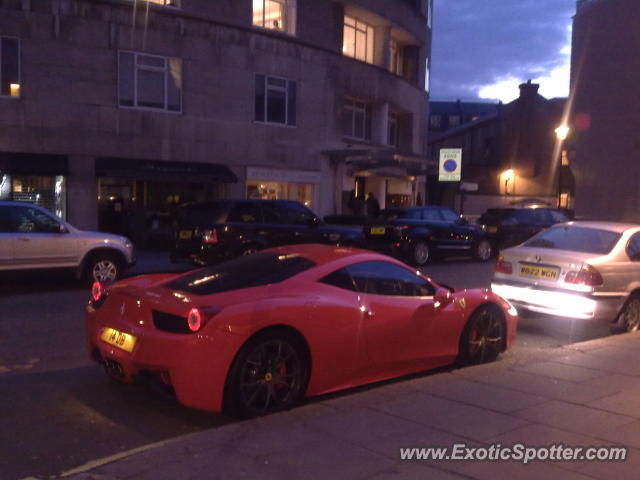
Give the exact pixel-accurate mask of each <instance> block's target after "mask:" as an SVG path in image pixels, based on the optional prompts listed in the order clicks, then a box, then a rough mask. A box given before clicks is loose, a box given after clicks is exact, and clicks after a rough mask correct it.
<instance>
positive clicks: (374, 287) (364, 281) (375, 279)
mask: <svg viewBox="0 0 640 480" xmlns="http://www.w3.org/2000/svg"><path fill="white" fill-rule="evenodd" d="M345 271H346V272H347V273H349V275H350V276H351V278H353V281H354V282H355V285H356V287H357V289H358V291H360V292H363V293H370V294H374V295H389V296H401V297H428V296H432V295H433V294H434V292H435V289H434V288H433V285H431V284H430V283H429V282H427V281H426V280H425V279H423V278H422V277H420V276H418V275H416V274H415V273H412V272H411V271H410V270H407V269H406V268H404V267H401V266H400V265H396V264H394V263H390V262H384V261H373V262H362V263H357V264H355V265H350V266H348V267H345Z"/></svg>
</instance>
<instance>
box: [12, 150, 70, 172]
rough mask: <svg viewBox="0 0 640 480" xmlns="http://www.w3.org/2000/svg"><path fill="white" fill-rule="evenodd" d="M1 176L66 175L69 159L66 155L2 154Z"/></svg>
mask: <svg viewBox="0 0 640 480" xmlns="http://www.w3.org/2000/svg"><path fill="white" fill-rule="evenodd" d="M0 174H10V175H66V174H67V157H66V156H65V155H47V154H38V153H10V152H0Z"/></svg>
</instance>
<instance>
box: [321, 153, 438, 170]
mask: <svg viewBox="0 0 640 480" xmlns="http://www.w3.org/2000/svg"><path fill="white" fill-rule="evenodd" d="M322 153H324V154H325V155H328V156H329V157H331V158H334V159H337V160H341V161H343V162H344V163H345V164H346V165H352V166H353V167H355V168H357V169H359V170H378V169H385V168H390V167H399V168H403V169H406V171H407V174H408V175H426V174H427V171H428V170H429V167H433V166H437V164H436V163H435V162H433V161H430V160H428V159H427V158H426V157H424V156H421V155H416V154H413V153H406V152H400V151H396V150H374V149H368V150H365V149H353V150H352V149H342V150H327V151H324V152H322Z"/></svg>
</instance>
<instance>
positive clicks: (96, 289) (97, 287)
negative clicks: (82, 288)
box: [91, 282, 104, 302]
mask: <svg viewBox="0 0 640 480" xmlns="http://www.w3.org/2000/svg"><path fill="white" fill-rule="evenodd" d="M103 295H104V287H103V286H102V284H101V283H100V282H93V285H92V287H91V298H92V299H93V301H94V302H99V301H100V300H101V299H102V296H103Z"/></svg>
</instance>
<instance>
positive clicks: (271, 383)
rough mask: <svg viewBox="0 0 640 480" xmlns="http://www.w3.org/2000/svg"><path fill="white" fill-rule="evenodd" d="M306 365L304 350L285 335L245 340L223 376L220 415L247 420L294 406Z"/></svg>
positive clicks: (275, 333) (302, 387) (302, 389)
mask: <svg viewBox="0 0 640 480" xmlns="http://www.w3.org/2000/svg"><path fill="white" fill-rule="evenodd" d="M309 363H310V362H309V360H308V351H307V349H306V346H305V345H304V344H303V342H301V341H300V339H299V338H298V337H296V336H295V335H293V334H291V333H289V332H287V331H283V330H270V331H267V332H264V333H263V334H258V335H257V336H255V337H253V338H251V339H249V341H247V343H245V344H244V345H243V346H242V348H241V349H240V350H239V351H238V353H237V355H236V358H235V359H234V361H233V364H232V365H231V368H230V369H229V373H228V374H227V381H226V383H225V389H224V401H223V412H224V413H225V414H227V415H230V416H233V417H238V418H249V417H255V416H259V415H265V414H268V413H273V412H277V411H281V410H287V409H289V408H291V407H293V406H295V405H296V404H297V403H298V402H299V401H300V400H301V399H302V397H303V395H304V393H305V391H306V389H307V384H308V382H309V374H310V371H309Z"/></svg>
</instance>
